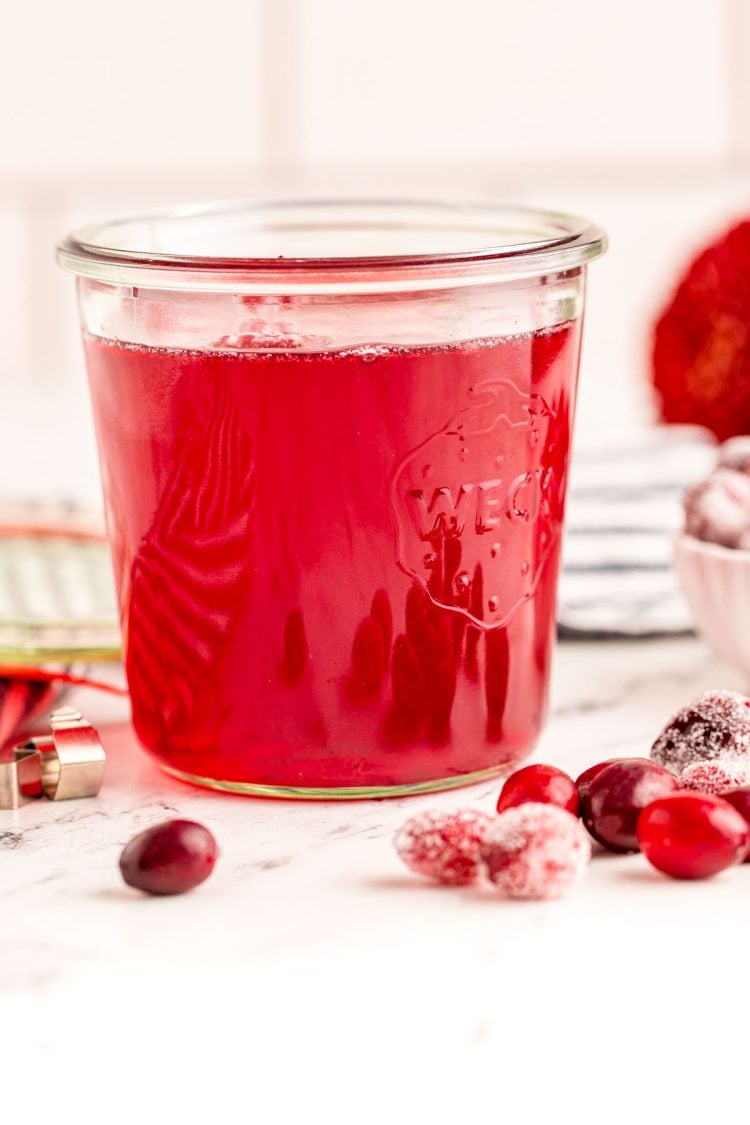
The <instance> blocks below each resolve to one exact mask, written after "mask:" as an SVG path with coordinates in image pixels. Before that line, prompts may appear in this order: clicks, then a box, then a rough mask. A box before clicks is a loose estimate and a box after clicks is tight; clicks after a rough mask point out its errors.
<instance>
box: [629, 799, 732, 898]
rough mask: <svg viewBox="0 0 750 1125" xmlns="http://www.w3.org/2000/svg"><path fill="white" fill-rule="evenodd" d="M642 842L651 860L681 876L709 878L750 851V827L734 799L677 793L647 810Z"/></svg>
mask: <svg viewBox="0 0 750 1125" xmlns="http://www.w3.org/2000/svg"><path fill="white" fill-rule="evenodd" d="M638 840H639V842H640V845H641V851H642V852H643V854H644V855H645V857H646V859H647V860H648V861H649V863H651V864H653V866H654V867H656V868H657V869H658V870H659V871H663V872H664V874H665V875H671V876H672V877H673V878H675V879H707V878H709V876H711V875H716V874H718V872H719V871H723V870H724V869H725V868H726V867H731V866H732V864H733V863H740V862H741V861H742V860H743V859H744V858H745V856H746V855H747V848H748V841H749V840H750V829H749V828H748V825H747V822H746V821H745V819H744V817H743V816H742V815H741V814H740V813H739V812H738V811H737V809H736V808H733V807H732V805H730V804H729V802H728V801H725V800H723V799H722V798H721V797H715V796H712V795H710V794H707V793H672V794H669V795H668V796H665V797H660V798H659V799H658V800H656V801H653V802H652V803H651V804H650V805H648V806H647V807H646V808H645V809H644V810H643V812H642V813H641V816H640V819H639V821H638Z"/></svg>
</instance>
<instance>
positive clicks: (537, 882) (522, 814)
mask: <svg viewBox="0 0 750 1125" xmlns="http://www.w3.org/2000/svg"><path fill="white" fill-rule="evenodd" d="M590 859H591V841H590V840H589V838H588V836H587V835H586V831H585V829H584V828H583V826H582V824H581V822H580V821H579V820H578V819H577V817H575V816H573V815H572V813H569V812H566V810H565V809H561V808H560V807H559V806H557V805H548V804H538V803H536V802H529V803H528V804H523V805H516V806H515V808H510V809H507V810H506V811H505V812H502V813H500V815H499V816H498V817H496V818H495V820H494V821H493V822H492V824H491V826H490V827H489V829H488V831H487V834H486V837H485V841H484V844H483V846H482V862H483V864H484V869H485V872H486V874H487V878H488V879H489V880H490V882H491V883H494V884H495V886H497V887H499V889H500V890H501V891H503V892H504V893H505V894H506V895H508V896H509V898H529V899H543V898H559V897H560V896H561V895H563V894H565V892H566V891H567V890H569V888H570V887H572V886H573V884H574V883H576V882H577V881H578V879H580V878H581V876H582V875H583V873H584V871H585V870H586V866H587V864H588V862H589V860H590Z"/></svg>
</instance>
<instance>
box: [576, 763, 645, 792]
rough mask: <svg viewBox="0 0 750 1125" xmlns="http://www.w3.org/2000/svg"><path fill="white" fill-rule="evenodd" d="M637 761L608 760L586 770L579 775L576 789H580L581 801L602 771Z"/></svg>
mask: <svg viewBox="0 0 750 1125" xmlns="http://www.w3.org/2000/svg"><path fill="white" fill-rule="evenodd" d="M635 760H636V759H634V758H607V761H606V762H597V763H596V765H595V766H589V768H588V769H587V770H584V771H583V773H579V775H578V777H577V778H576V788H577V789H578V794H579V796H580V798H581V800H583V798H584V795H585V794H586V793H588V789H589V786H590V785H591V782H592V781H593V780H594V778H595V777H598V776H599V774H600V773H601V772H602V770H604V769H606V768H607V766H613V765H614V764H615V762H625V761H635ZM638 760H639V761H644V762H645V761H647V760H648V759H646V758H643V759H638Z"/></svg>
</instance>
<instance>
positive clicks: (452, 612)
mask: <svg viewBox="0 0 750 1125" xmlns="http://www.w3.org/2000/svg"><path fill="white" fill-rule="evenodd" d="M578 345H579V325H578V323H573V324H567V325H563V326H561V327H559V328H556V329H554V330H550V331H547V332H543V333H537V334H532V335H525V336H517V337H513V338H506V339H495V340H481V341H473V342H470V343H462V344H457V345H446V346H436V347H422V348H396V347H385V346H373V347H370V348H356V349H351V350H348V351H340V352H322V353H317V354H315V353H311V352H302V351H292V350H278V351H273V352H271V351H266V352H262V353H261V352H253V351H252V350H249V349H248V344H247V343H245V347H244V349H243V350H239V349H238V350H221V351H206V352H197V351H191V352H186V351H175V350H168V349H149V348H146V347H141V346H135V345H124V344H118V343H115V342H112V341H106V340H101V339H97V338H93V337H89V338H87V340H86V350H87V362H88V368H89V378H90V383H91V389H92V396H93V404H94V414H95V420H96V425H97V432H98V439H99V448H100V457H101V462H102V471H103V481H104V492H105V501H106V509H107V519H108V525H109V532H110V539H111V543H112V549H113V558H114V566H115V574H116V580H117V586H118V592H119V599H120V610H121V619H122V626H123V634H124V644H125V653H126V670H127V674H128V680H129V683H130V688H131V694H132V703H133V718H134V723H135V727H136V730H137V733H138V735H139V737H140V739H141V741H142V742H143V743H144V745H145V746H146V747H147V748H148V749H149V750H151V751H152V752H153V753H154V754H156V755H157V756H158V757H160V758H161V759H162V760H163V761H164V762H165V763H167V764H169V765H170V766H172V767H173V768H176V769H178V770H181V771H184V772H186V773H190V774H193V775H199V776H202V777H207V778H216V779H220V780H224V781H235V782H250V783H255V784H261V785H279V786H305V787H336V786H398V785H409V784H419V783H424V782H428V781H431V780H435V779H439V778H450V777H456V776H458V775H461V774H466V773H470V772H473V771H477V770H484V769H488V768H491V767H494V766H497V765H501V764H503V763H505V762H508V761H510V760H513V759H514V758H516V757H518V756H520V755H521V754H523V753H525V752H527V751H528V750H529V749H530V748H531V746H532V745H533V743H534V741H535V739H536V737H537V735H538V733H539V729H540V726H541V723H542V719H543V714H544V710H545V702H546V693H547V681H548V673H549V660H550V648H551V642H552V635H553V630H554V608H555V589H556V581H557V571H558V564H559V551H560V531H561V524H562V518H563V508H564V496H565V478H566V468H567V455H568V446H569V436H570V423H571V410H572V400H573V396H574V386H575V377H576V371H577V362H578Z"/></svg>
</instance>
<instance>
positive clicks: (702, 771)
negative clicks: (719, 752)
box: [680, 758, 750, 796]
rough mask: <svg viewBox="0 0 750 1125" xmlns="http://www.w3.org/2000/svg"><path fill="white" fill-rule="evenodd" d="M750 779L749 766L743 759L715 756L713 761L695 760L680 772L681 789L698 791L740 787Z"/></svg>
mask: <svg viewBox="0 0 750 1125" xmlns="http://www.w3.org/2000/svg"><path fill="white" fill-rule="evenodd" d="M748 781H750V777H749V776H748V768H747V766H746V765H745V764H744V763H743V762H741V761H732V760H731V759H726V760H722V759H721V758H715V759H714V760H713V761H711V762H693V764H692V766H687V767H686V768H685V769H684V770H683V771H682V773H681V774H680V789H692V790H694V791H695V792H697V793H718V794H719V795H720V796H721V795H723V793H724V791H725V790H726V789H739V788H740V787H741V786H742V785H747V783H748Z"/></svg>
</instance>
